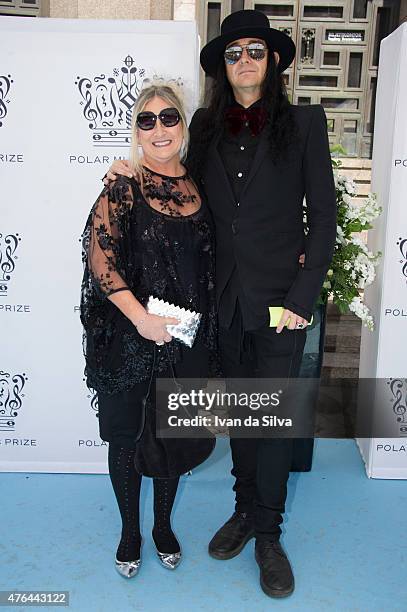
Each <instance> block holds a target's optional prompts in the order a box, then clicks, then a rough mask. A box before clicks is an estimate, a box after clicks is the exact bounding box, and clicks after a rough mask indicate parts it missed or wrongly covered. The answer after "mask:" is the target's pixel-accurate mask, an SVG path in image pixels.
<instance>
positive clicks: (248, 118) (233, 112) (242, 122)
mask: <svg viewBox="0 0 407 612" xmlns="http://www.w3.org/2000/svg"><path fill="white" fill-rule="evenodd" d="M225 120H226V123H227V125H228V127H229V130H230V132H231V133H232V134H233V135H234V136H236V134H238V133H239V132H240V131H241V130H242V129H243V126H248V127H249V129H250V131H251V133H252V134H253V136H258V135H259V134H260V132H261V131H262V129H263V128H264V124H265V123H266V120H267V111H266V110H265V109H264V108H263V107H262V106H255V107H254V108H242V107H241V106H232V107H230V108H228V109H227V110H226V113H225Z"/></svg>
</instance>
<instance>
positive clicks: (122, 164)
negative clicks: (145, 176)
mask: <svg viewBox="0 0 407 612" xmlns="http://www.w3.org/2000/svg"><path fill="white" fill-rule="evenodd" d="M117 174H122V175H123V176H128V177H129V178H132V176H133V173H132V171H131V167H130V162H129V160H128V159H116V160H115V161H114V162H113V164H112V165H111V166H110V168H109V170H108V171H107V173H106V176H105V178H104V179H103V182H104V184H105V185H109V183H114V181H115V180H116V179H117V176H116V175H117Z"/></svg>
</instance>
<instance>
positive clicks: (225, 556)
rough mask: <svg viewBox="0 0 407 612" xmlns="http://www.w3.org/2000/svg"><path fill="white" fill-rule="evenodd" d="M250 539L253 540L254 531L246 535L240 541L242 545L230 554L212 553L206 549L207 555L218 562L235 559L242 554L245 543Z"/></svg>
mask: <svg viewBox="0 0 407 612" xmlns="http://www.w3.org/2000/svg"><path fill="white" fill-rule="evenodd" d="M252 538H254V531H253V533H251V534H249V535H247V536H246V537H245V539H244V540H243V541H242V543H241V544H239V546H238V547H237V548H234V549H233V550H232V551H231V552H228V553H221V552H214V551H211V550H210V549H209V548H208V552H209V555H210V556H211V557H212V558H213V559H217V560H218V561H228V560H229V559H233V557H237V555H239V554H240V553H241V552H242V550H243V549H244V547H245V546H246V544H247V542H249V541H250V540H251V539H252Z"/></svg>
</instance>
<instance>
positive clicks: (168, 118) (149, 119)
mask: <svg viewBox="0 0 407 612" xmlns="http://www.w3.org/2000/svg"><path fill="white" fill-rule="evenodd" d="M157 119H159V120H160V121H161V123H162V124H163V126H164V127H167V128H169V127H174V125H177V124H178V123H179V122H180V119H181V116H180V114H179V112H178V111H177V109H176V108H172V107H171V108H164V109H163V110H162V111H161V112H160V113H159V114H158V115H156V114H155V113H152V112H151V111H143V112H141V113H139V114H138V115H137V120H136V122H137V125H138V127H139V128H140V130H152V129H153V128H154V127H155V124H156V123H157Z"/></svg>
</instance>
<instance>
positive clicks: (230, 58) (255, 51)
mask: <svg viewBox="0 0 407 612" xmlns="http://www.w3.org/2000/svg"><path fill="white" fill-rule="evenodd" d="M243 49H246V51H247V55H248V56H249V57H250V58H251V59H254V60H257V61H260V60H262V59H264V58H265V57H266V51H267V47H266V45H264V44H263V43H250V44H249V45H233V46H232V47H228V48H227V49H225V52H224V54H223V56H224V58H225V60H226V63H227V64H236V62H238V61H239V60H240V58H241V57H242V55H243Z"/></svg>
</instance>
